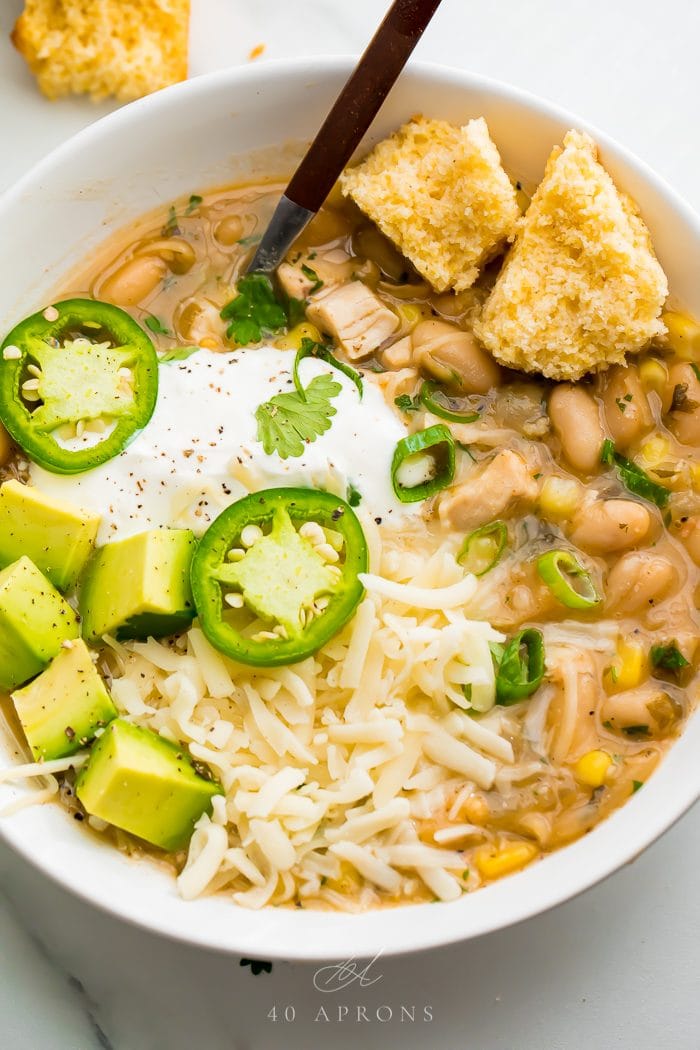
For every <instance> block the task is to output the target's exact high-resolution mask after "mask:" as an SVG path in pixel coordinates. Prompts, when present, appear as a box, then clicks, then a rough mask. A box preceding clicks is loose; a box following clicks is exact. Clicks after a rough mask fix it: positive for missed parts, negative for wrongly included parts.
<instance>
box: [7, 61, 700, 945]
mask: <svg viewBox="0 0 700 1050" xmlns="http://www.w3.org/2000/svg"><path fill="white" fill-rule="evenodd" d="M356 61H357V58H356V56H351V55H337V56H335V55H334V56H317V57H313V58H288V59H276V60H268V61H266V62H265V63H263V64H261V65H259V66H234V67H231V68H228V69H224V70H217V71H215V72H212V73H207V74H203V75H201V76H197V77H194V78H192V79H191V80H187V81H184V82H182V83H180V84H176V85H173V86H172V87H169V88H166V89H164V90H163V91H159V92H157V93H156V94H154V95H150V96H147V97H145V98H143V99H139V100H138V101H136V102H132V103H130V104H129V105H127V106H124V107H121V108H120V109H117V110H115V111H113V112H112V113H109V114H107V115H105V116H103V117H101V118H99V119H98V120H96V121H94V122H93V123H91V124H89V125H87V127H85V128H83V129H82V130H81V131H79V132H77V133H76V134H74V135H72V136H71V137H70V138H68V139H67V140H66V141H65V142H63V143H61V144H59V145H58V146H57V147H55V148H54V149H53V150H51V151H50V152H49V153H48V154H47V155H46V156H45V157H44V158H42V159H41V160H40V161H39V162H38V163H37V164H35V165H34V166H33V167H32V168H30V169H29V171H27V172H26V173H25V174H24V175H22V176H21V177H20V178H19V179H18V180H17V181H16V182H15V183H14V184H13V185H11V186H10V187H9V188H8V189H7V190H5V191H4V193H2V194H1V195H0V214H2V212H3V211H5V210H6V209H9V208H11V207H13V206H14V204H15V203H16V202H19V201H20V200H21V198H22V196H23V195H24V194H25V193H26V192H27V190H29V189H31V188H32V187H34V186H36V185H38V184H40V183H41V181H42V180H43V179H44V178H45V177H46V176H49V177H50V175H51V172H52V169H53V168H54V166H55V165H57V164H60V163H61V162H62V161H63V160H64V158H66V157H69V156H70V155H71V153H73V152H74V151H75V150H76V149H80V148H83V147H85V146H87V145H89V144H98V143H100V142H101V141H102V140H103V139H105V138H107V139H108V138H109V136H110V135H111V133H112V132H113V131H114V130H117V129H119V128H120V127H121V126H122V125H128V124H130V123H131V122H132V121H133V120H134V118H135V117H136V118H138V116H139V115H140V114H144V115H145V116H146V117H148V115H149V114H155V113H157V112H158V111H159V109H160V108H161V107H162V106H165V107H172V105H173V104H176V103H177V100H178V99H179V98H180V97H181V96H185V95H187V96H189V97H194V98H196V97H197V96H202V97H206V95H207V94H209V93H211V92H215V93H216V92H218V91H225V92H229V93H231V91H232V90H234V89H235V84H236V83H237V82H239V81H244V80H252V81H255V80H258V81H260V82H261V84H264V85H265V86H266V87H269V86H270V85H273V86H274V84H275V83H280V82H284V80H285V78H287V77H289V76H292V75H298V74H299V73H300V72H303V73H304V74H305V75H306V76H308V78H309V79H310V80H313V79H314V78H315V77H323V76H326V75H331V74H335V75H338V76H340V75H343V74H345V75H349V73H350V72H351V70H352V68H353V67H354V65H355V63H356ZM407 74H408V75H412V76H415V77H417V78H419V79H420V78H426V79H427V80H429V81H430V82H431V83H433V84H436V85H438V86H444V87H445V89H446V90H449V89H450V88H454V87H456V86H457V87H460V88H464V89H469V90H471V91H472V92H474V94H476V93H477V92H481V93H483V94H484V95H486V96H489V97H491V98H495V99H498V100H502V101H503V102H505V103H506V104H510V105H513V106H515V107H520V108H524V109H527V110H530V111H536V112H537V113H539V114H540V115H543V116H545V117H547V118H550V119H552V120H554V121H556V122H558V123H562V124H567V125H568V126H569V127H577V128H580V129H582V130H584V131H587V132H588V133H589V134H590V135H591V136H592V137H593V138H594V140H595V142H596V143H597V145H599V146H600V147H602V148H603V149H604V150H605V151H606V153H608V154H609V155H611V156H613V157H615V158H616V159H619V160H620V161H621V162H622V163H623V165H624V166H625V167H627V168H629V169H631V170H632V171H633V172H635V173H636V174H637V175H638V176H639V177H640V178H641V180H642V181H643V182H645V183H646V184H647V185H648V186H649V187H650V188H651V190H652V191H653V193H654V194H656V195H658V196H660V197H662V198H665V200H666V201H667V202H668V204H669V205H670V207H671V208H672V209H673V210H675V211H676V212H677V213H678V214H679V215H680V216H681V221H682V222H683V223H684V224H685V225H686V226H687V227H688V228H689V229H690V230H691V232H692V235H693V237H694V239H696V240H697V241H698V244H699V245H700V216H699V215H698V214H697V213H696V212H695V210H694V209H693V208H692V207H691V206H690V205H689V204H688V203H687V202H686V201H685V200H684V199H683V197H682V196H681V195H680V194H679V193H678V192H677V191H676V190H675V189H673V188H672V187H671V186H670V185H669V184H668V183H667V182H666V180H665V179H664V178H663V177H662V176H660V175H658V174H657V173H656V172H655V171H654V170H653V169H652V168H651V167H650V166H649V165H648V164H647V163H646V162H644V161H642V160H641V159H639V158H638V157H636V156H635V155H634V154H633V153H632V152H631V151H629V150H628V149H627V148H626V147H624V146H622V145H620V144H619V143H617V142H616V141H615V140H614V139H612V138H611V137H610V136H608V135H607V134H605V133H604V132H602V131H600V130H599V129H598V128H597V127H595V126H593V125H592V124H590V123H589V122H587V121H585V120H581V119H580V118H579V117H577V116H576V114H573V113H571V112H569V111H568V110H566V109H565V108H564V107H560V106H558V105H556V104H555V103H553V102H550V101H548V100H546V99H542V98H540V97H539V96H537V95H535V94H533V93H531V92H529V91H526V90H523V89H520V88H518V87H515V86H513V85H509V84H506V83H504V82H501V81H499V80H495V79H491V78H489V77H484V76H481V75H479V74H474V73H470V72H469V71H467V70H464V69H459V68H455V67H450V66H446V65H442V64H439V63H432V62H431V63H428V62H410V63H409V65H408V67H407ZM331 101H332V100H331V99H329V106H330V103H331ZM698 714H699V716H700V713H698ZM688 728H689V727H687V728H686V731H685V733H684V734H683V736H682V737H681V739H680V740H679V741H677V742H675V743H674V744H673V746H672V752H675V751H676V750H677V749H679V747H680V746H681V744H682V740H683V737H684V736H685V735H686V734H687V732H688ZM686 750H688V749H687V748H685V749H683V753H685V751H686ZM669 760H670V755H669V756H667V757H666V758H665V760H664V762H663V763H662V765H661V767H660V770H657V771H656V772H655V774H654V781H656V778H657V777H659V776H660V772H661V770H663V769H664V768H666V767H667V764H668V763H669ZM680 761H681V759H680V758H679V763H680ZM687 764H688V762H686V765H687ZM689 768H690V770H691V771H693V770H696V771H697V772H696V773H695V777H694V779H693V777H692V776H690V777H688V778H687V779H686V780H685V781H684V782H683V784H682V785H681V786H680V789H678V788H679V785H675V790H674V793H672V795H671V800H670V801H668V804H666V803H665V804H664V806H663V807H662V808H661V810H660V811H657V812H656V813H655V816H653V815H652V812H651V809H650V813H649V814H648V815H647V817H646V819H641V820H639V830H638V832H637V833H636V835H635V836H634V837H633V841H631V842H627V841H623V837H622V836H620V837H619V839H618V838H617V837H616V836H615V831H614V827H615V824H616V817H618V816H619V815H620V814H621V813H622V812H625V813H628V811H629V810H630V809H634V811H635V813H636V812H638V811H639V808H640V803H641V799H640V797H639V795H638V796H637V797H636V798H634V799H630V800H629V801H628V802H627V803H626V804H625V806H624V807H622V808H621V809H620V810H618V811H616V813H614V814H612V815H611V816H610V817H608V818H607V819H606V820H605V821H603V822H602V823H601V824H599V825H597V827H596V829H595V830H594V831H593V832H592V833H591V834H590V835H588V836H586V837H585V838H584V839H579V840H578V841H577V842H574V843H572V844H571V845H569V846H566V847H563V848H562V849H560V850H558V851H556V852H555V853H554V854H551V855H550V856H549V857H548V858H547V859H546V863H547V864H550V865H553V863H554V862H555V861H556V858H557V857H561V856H562V855H563V854H567V856H572V855H576V856H577V857H578V855H579V854H581V860H582V863H580V864H579V867H578V871H577V875H576V877H573V878H571V877H567V878H566V879H565V880H564V881H563V882H562V883H561V884H557V887H556V889H555V891H554V892H551V891H549V892H548V893H546V894H545V895H544V897H545V899H541V898H542V896H543V895H542V893H541V892H539V893H538V892H536V891H535V890H534V889H533V890H532V891H530V890H528V891H525V886H526V883H527V880H528V877H529V875H531V872H532V869H526V870H525V871H524V872H522V873H519V874H518V879H519V886H520V889H521V891H522V892H520V893H518V894H510V896H509V897H508V898H507V903H508V905H509V906H508V907H505V908H504V909H503V911H502V913H501V914H499V916H498V918H497V919H496V920H494V919H493V918H491V919H487V920H485V921H484V920H481V921H480V920H479V919H478V918H477V920H476V921H474V920H472V921H471V922H470V925H469V929H468V930H466V931H465V930H464V929H462V928H460V923H459V922H458V921H457V922H455V921H453V919H452V916H453V914H454V912H450V911H449V910H448V909H450V908H451V907H452V904H442V903H441V904H438V905H437V906H434V907H433V910H432V911H431V915H436V913H438V914H440V915H441V916H443V917H444V921H435V922H428V923H423V922H421V923H417V924H415V926H414V924H413V923H412V922H411V919H412V918H413V917H414V916H415V915H416V910H417V909H420V912H421V914H423V910H424V905H406V906H402V907H400V908H396V909H385V910H379V911H372V912H367V913H364V915H348V914H338V913H333V912H319V911H315V912H313V913H312V912H306V913H304V912H295V911H291V910H289V909H264V910H263V912H261V913H257V914H259V915H260V927H261V931H262V932H261V934H260V936H256V937H250V936H249V937H247V938H246V937H238V939H237V940H236V934H235V928H234V936H233V941H235V942H236V943H232V938H231V932H232V930H231V928H229V927H228V925H226V926H225V927H224V926H223V925H222V927H221V929H220V930H218V931H215V932H212V930H211V928H208V929H206V930H205V931H202V930H200V929H198V927H197V923H196V921H195V922H193V923H190V925H189V928H188V929H187V930H183V929H175V928H173V924H172V922H171V921H170V920H169V919H168V918H167V917H166V918H163V917H162V916H160V915H153V916H148V917H147V916H144V915H143V914H142V913H141V912H140V911H139V909H138V908H136V907H133V906H132V905H130V904H129V902H128V901H124V900H120V901H110V900H105V899H104V897H101V896H100V889H99V884H94V883H93V884H91V885H90V886H89V887H84V886H76V885H74V884H72V883H71V880H70V879H69V878H68V876H67V874H66V873H62V872H56V871H54V870H52V868H51V865H50V863H48V861H46V862H44V861H43V860H39V859H37V858H36V857H35V856H34V855H33V854H32V851H31V847H30V845H29V844H25V843H23V842H21V841H18V840H17V836H15V835H13V831H12V822H11V821H4V820H3V821H0V839H1V840H2V841H3V842H4V843H5V844H6V845H7V846H9V847H10V849H12V850H13V852H15V853H16V854H18V855H19V856H21V857H22V858H23V859H24V860H26V861H27V862H28V863H29V864H30V865H31V866H32V867H33V868H35V869H37V870H38V871H40V872H41V873H42V874H43V875H45V876H46V877H47V878H49V879H50V880H51V881H52V882H54V883H55V884H57V885H58V886H60V887H61V888H62V889H64V890H66V891H68V892H70V893H71V894H73V895H74V896H76V897H78V898H80V899H81V900H82V901H83V902H85V903H88V904H90V905H92V906H94V907H96V908H98V909H99V910H101V911H103V912H106V913H107V914H109V915H111V916H113V917H115V918H117V919H119V920H121V921H123V922H126V923H128V924H129V925H133V926H136V927H137V928H141V929H145V930H148V931H149V932H151V933H154V934H157V935H160V936H163V937H166V938H168V939H171V940H173V941H177V942H180V943H185V944H190V945H193V946H196V947H200V948H206V949H209V950H213V951H217V952H221V953H225V954H235V955H240V954H252V955H253V956H256V957H261V956H262V957H264V958H272V959H285V960H296V961H300V962H312V961H322V960H328V959H334V958H341V957H346V956H347V955H349V954H352V956H353V957H355V958H367V957H370V956H374V955H376V954H377V949H378V947H379V948H380V949H381V952H380V953H381V954H384V955H386V956H393V955H401V954H405V953H408V952H414V951H424V950H428V949H432V948H438V947H443V946H446V945H449V944H454V943H456V942H460V941H464V940H468V939H472V938H475V937H478V936H483V935H486V934H488V933H493V932H496V931H497V930H500V929H503V928H505V927H509V926H514V925H517V924H519V923H521V922H524V921H526V920H528V919H530V918H534V917H535V916H536V915H539V914H542V913H544V912H546V911H549V910H550V909H552V908H555V907H558V906H559V905H561V904H563V903H565V902H566V901H568V900H571V899H573V898H575V897H577V896H579V895H580V894H581V893H583V892H585V891H586V890H588V889H590V888H591V887H593V886H594V885H596V884H597V883H599V882H601V881H603V880H604V879H606V878H608V877H609V876H610V875H612V874H614V872H616V871H617V870H618V869H619V868H620V867H622V866H623V865H624V864H627V863H630V862H632V861H633V860H635V859H636V857H637V856H639V854H640V853H642V852H643V851H644V850H645V849H646V848H647V847H648V846H649V845H650V844H651V843H652V842H654V841H655V840H656V839H657V838H659V837H660V836H661V835H662V834H663V833H664V832H665V831H667V830H668V829H669V828H670V827H671V826H672V825H673V824H674V823H675V822H676V821H677V820H679V819H680V817H681V816H683V814H684V813H685V812H686V811H687V810H688V809H689V808H690V807H691V806H692V805H693V804H694V803H695V802H696V801H697V799H698V798H700V766H695V765H694V764H693V763H692V762H691V763H690V766H689ZM640 794H644V793H640ZM642 805H643V804H642ZM605 828H607V829H608V833H607V835H606V836H605V838H606V839H607V840H609V842H608V845H611V846H612V847H613V848H612V850H611V851H610V852H608V853H607V854H606V855H605V856H604V857H603V856H602V851H598V853H599V855H598V857H597V858H595V857H593V856H590V857H589V856H588V854H589V853H592V852H593V851H592V850H590V849H586V844H588V843H590V842H592V841H593V839H595V838H601V836H600V835H598V836H597V835H596V833H597V832H600V831H601V829H605ZM508 883H510V879H504V880H500V882H499V883H497V884H495V886H490V887H486V888H484V889H481V890H480V891H479V896H480V898H481V897H482V895H484V894H491V895H492V896H493V891H494V889H496V888H497V887H503V886H504V885H507V884H508ZM482 899H483V898H482ZM457 903H458V902H454V904H457ZM182 904H183V907H186V908H188V909H193V911H192V914H193V917H194V916H195V910H194V908H195V905H193V903H192V902H182ZM226 905H227V907H229V908H231V909H232V911H233V912H234V913H235V911H236V910H237V909H236V906H235V905H234V904H233V903H232V902H226ZM272 911H274V912H275V913H278V912H280V911H284V912H286V913H287V914H288V915H290V916H291V915H293V916H294V917H295V919H297V920H301V921H300V922H299V925H298V927H297V928H296V933H295V934H292V933H290V934H287V935H286V936H285V937H283V938H282V943H278V942H279V936H278V931H276V929H275V923H272V924H269V923H266V922H265V921H263V916H269V915H270V912H272ZM396 913H399V914H400V916H401V917H402V918H405V921H404V922H403V923H401V924H399V925H398V926H397V924H394V928H393V933H392V940H391V942H390V943H388V944H385V945H381V944H380V940H381V927H382V926H383V925H390V924H389V923H388V922H383V921H382V916H387V915H392V914H396ZM312 914H313V915H315V916H322V917H323V921H324V923H327V924H328V926H329V927H332V935H331V936H328V937H327V938H324V941H323V943H316V942H315V941H313V940H311V939H308V940H305V939H303V936H302V928H303V924H304V921H305V916H310V915H312ZM363 918H364V919H365V922H364V923H363V922H362V919H363ZM360 927H361V930H360ZM377 930H379V934H377ZM328 942H330V943H328ZM348 948H351V949H352V950H351V951H349V950H348Z"/></svg>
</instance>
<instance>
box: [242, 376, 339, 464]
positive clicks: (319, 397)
mask: <svg viewBox="0 0 700 1050" xmlns="http://www.w3.org/2000/svg"><path fill="white" fill-rule="evenodd" d="M340 391H341V386H340V383H337V382H336V381H335V380H334V379H332V378H331V376H329V375H322V376H315V377H314V378H313V379H312V380H311V382H310V383H309V385H308V386H307V387H306V389H305V391H304V393H305V395H306V400H304V399H303V398H302V397H300V395H299V393H298V391H296V390H294V391H290V392H288V393H284V394H275V396H274V397H271V398H270V400H269V401H265V402H263V404H262V405H260V406H259V407H258V409H257V411H256V413H255V418H256V419H257V421H258V435H257V436H258V441H260V442H261V443H262V446H263V448H264V449H265V452H266V453H267V455H268V456H270V455H272V453H273V452H277V453H278V455H279V457H280V459H289V458H290V457H296V456H301V455H303V453H304V449H305V448H306V446H307V444H309V443H310V442H312V441H315V440H316V438H317V437H320V435H321V434H325V432H326V431H327V430H328V429H329V428H330V426H331V418H332V416H334V415H335V414H336V411H337V410H336V409H335V408H334V407H333V405H332V404H331V399H332V398H334V397H336V396H337V395H338V394H339V393H340Z"/></svg>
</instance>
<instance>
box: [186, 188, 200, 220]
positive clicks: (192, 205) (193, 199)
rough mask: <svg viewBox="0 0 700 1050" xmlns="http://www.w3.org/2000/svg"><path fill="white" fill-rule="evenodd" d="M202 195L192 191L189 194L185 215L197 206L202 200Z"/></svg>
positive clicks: (189, 213)
mask: <svg viewBox="0 0 700 1050" xmlns="http://www.w3.org/2000/svg"><path fill="white" fill-rule="evenodd" d="M203 199H204V198H203V197H200V196H199V194H198V193H193V194H192V195H191V196H190V199H189V202H188V204H187V207H186V208H185V215H191V214H192V212H193V211H194V210H195V208H198V207H199V205H200V204H201V203H202V201H203Z"/></svg>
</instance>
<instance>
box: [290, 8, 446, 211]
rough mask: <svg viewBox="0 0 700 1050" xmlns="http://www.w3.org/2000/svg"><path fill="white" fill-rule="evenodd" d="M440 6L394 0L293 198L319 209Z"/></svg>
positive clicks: (296, 181)
mask: <svg viewBox="0 0 700 1050" xmlns="http://www.w3.org/2000/svg"><path fill="white" fill-rule="evenodd" d="M439 6H440V0H394V3H393V4H392V5H391V7H390V9H389V11H388V12H387V15H386V17H385V19H384V21H383V22H382V24H381V25H380V27H379V29H378V30H377V32H376V33H375V34H374V36H373V38H372V40H371V41H370V43H369V45H368V47H367V49H366V51H365V53H364V54H363V56H362V58H361V59H360V62H359V64H358V66H357V68H356V69H355V72H354V73H353V74H352V76H351V77H350V79H349V80H348V82H347V84H346V85H345V87H344V88H343V90H342V91H341V93H340V95H339V96H338V98H337V100H336V102H335V104H334V105H333V108H332V109H331V111H330V113H329V114H328V116H327V117H326V119H325V121H324V122H323V125H322V127H321V129H320V131H319V132H318V134H317V135H316V138H315V139H314V141H313V142H312V144H311V146H310V147H309V149H308V152H307V153H306V156H305V157H304V159H303V160H302V162H301V164H300V165H299V167H298V168H297V170H296V172H295V174H294V175H293V177H292V180H291V182H290V183H289V185H288V186H287V189H286V191H285V196H286V197H287V198H288V199H289V200H291V201H293V202H294V203H295V204H299V205H301V207H302V208H306V209H307V210H308V211H311V212H316V211H318V209H319V208H320V207H321V205H322V204H323V202H324V200H325V199H326V197H327V196H328V194H329V193H330V191H331V189H332V187H333V184H334V183H335V181H336V179H337V178H338V176H339V174H340V173H341V171H342V170H343V168H344V167H345V165H346V164H347V163H348V161H349V160H350V158H351V157H352V154H353V153H354V152H355V150H356V149H357V147H358V146H359V144H360V141H361V140H362V137H363V135H364V134H365V132H366V131H367V129H368V127H369V126H370V124H371V123H372V121H373V120H374V118H375V117H376V115H377V113H378V111H379V108H380V106H381V105H382V103H383V102H384V99H385V98H386V96H387V95H388V94H389V91H390V90H391V88H392V87H393V85H394V83H395V82H396V80H397V78H398V76H399V73H400V72H401V70H402V69H403V67H404V66H405V65H406V62H407V61H408V59H409V57H410V55H411V52H412V51H413V49H414V48H415V46H416V44H417V43H418V41H419V40H420V38H421V36H422V35H423V32H424V30H425V28H426V26H427V25H428V23H429V22H430V20H431V18H432V17H433V15H434V14H435V12H436V10H437V9H438V7H439Z"/></svg>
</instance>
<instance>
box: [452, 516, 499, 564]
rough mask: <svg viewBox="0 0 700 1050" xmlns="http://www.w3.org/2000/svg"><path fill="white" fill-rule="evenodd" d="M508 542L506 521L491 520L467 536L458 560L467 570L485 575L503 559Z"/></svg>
mask: <svg viewBox="0 0 700 1050" xmlns="http://www.w3.org/2000/svg"><path fill="white" fill-rule="evenodd" d="M507 542H508V526H507V525H506V523H505V521H500V520H499V521H491V522H489V524H488V525H482V526H481V528H480V529H477V530H476V531H475V532H472V533H471V534H470V535H469V536H467V538H466V540H465V541H464V543H463V544H462V547H461V549H460V551H459V554H458V555H457V561H458V562H459V564H460V565H462V566H463V567H464V568H465V569H466V570H467V572H473V573H474V575H475V576H483V575H484V574H485V573H487V572H488V571H489V570H490V569H493V567H494V565H497V564H498V562H499V561H500V560H501V555H502V554H503V551H504V550H505V547H506V543H507Z"/></svg>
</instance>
